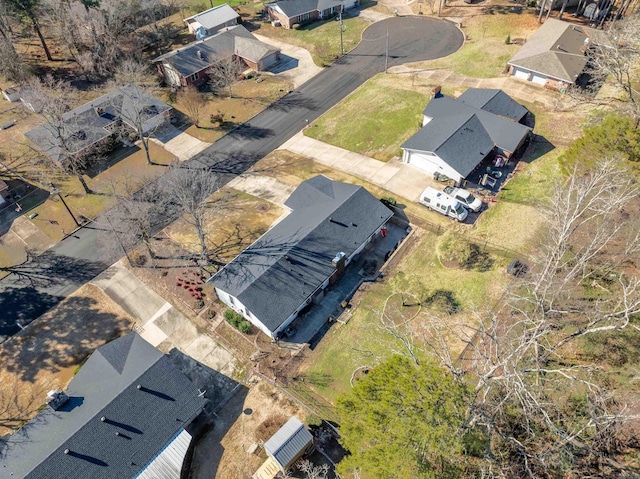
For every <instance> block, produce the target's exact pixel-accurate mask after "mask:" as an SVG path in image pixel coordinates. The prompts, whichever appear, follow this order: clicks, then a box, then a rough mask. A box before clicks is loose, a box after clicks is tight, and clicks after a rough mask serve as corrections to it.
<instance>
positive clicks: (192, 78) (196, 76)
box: [189, 72, 200, 82]
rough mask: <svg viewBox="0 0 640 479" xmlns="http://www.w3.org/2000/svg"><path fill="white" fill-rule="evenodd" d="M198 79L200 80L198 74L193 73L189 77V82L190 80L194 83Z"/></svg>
mask: <svg viewBox="0 0 640 479" xmlns="http://www.w3.org/2000/svg"><path fill="white" fill-rule="evenodd" d="M198 78H200V73H199V72H198V73H194V74H193V75H191V76H189V80H191V81H192V82H194V81H196V80H197V79H198Z"/></svg>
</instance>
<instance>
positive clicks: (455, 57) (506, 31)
mask: <svg viewBox="0 0 640 479" xmlns="http://www.w3.org/2000/svg"><path fill="white" fill-rule="evenodd" d="M538 27H539V25H538V23H537V18H536V17H535V16H534V15H532V14H530V13H521V14H515V13H508V14H499V13H497V14H493V15H478V16H475V17H470V18H464V19H463V22H462V32H463V33H464V34H465V38H466V40H465V43H464V45H463V46H462V48H460V50H458V51H457V52H455V53H454V54H452V55H449V56H448V57H446V58H440V59H437V60H430V61H426V62H419V63H416V64H414V65H413V66H414V67H417V68H425V69H434V68H442V69H446V70H451V71H453V72H455V73H459V74H461V75H467V76H471V77H475V78H493V77H497V76H499V75H500V74H501V73H502V72H503V71H504V69H505V67H506V65H507V61H508V60H509V58H511V57H512V56H513V54H514V53H515V52H517V51H518V49H519V48H520V46H519V45H514V44H511V45H507V44H506V39H507V36H510V37H511V40H512V41H513V40H515V39H517V38H522V39H526V38H528V37H530V36H531V34H532V33H533V32H534V31H535V30H536V29H537V28H538Z"/></svg>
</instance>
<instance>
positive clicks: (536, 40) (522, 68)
mask: <svg viewBox="0 0 640 479" xmlns="http://www.w3.org/2000/svg"><path fill="white" fill-rule="evenodd" d="M592 36H594V35H593V29H591V28H588V27H583V26H578V25H573V24H571V23H567V22H563V21H562V20H556V19H553V18H549V19H548V20H547V21H546V22H544V24H543V25H542V26H541V27H540V28H538V30H536V32H535V33H534V34H533V35H531V38H529V39H528V40H527V43H525V44H524V45H523V46H522V47H521V48H520V50H518V51H517V52H516V54H515V55H514V56H513V57H512V58H511V60H509V62H508V66H509V73H510V74H511V75H512V76H514V77H516V78H520V79H522V80H527V81H530V82H532V83H535V84H537V85H542V86H544V87H546V88H549V89H553V90H562V89H564V88H566V87H567V86H569V85H572V84H574V83H575V82H576V81H577V80H578V78H579V77H580V75H581V74H582V72H583V71H584V69H585V67H586V66H587V63H588V61H589V58H588V56H587V54H586V53H587V50H588V47H589V44H590V42H591V37H592Z"/></svg>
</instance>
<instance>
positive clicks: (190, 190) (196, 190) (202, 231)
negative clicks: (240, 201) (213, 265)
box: [161, 166, 227, 265]
mask: <svg viewBox="0 0 640 479" xmlns="http://www.w3.org/2000/svg"><path fill="white" fill-rule="evenodd" d="M221 186H222V182H221V180H220V178H219V177H218V176H217V175H216V174H214V173H211V172H210V171H208V170H206V169H194V168H189V167H180V166H176V167H173V168H171V169H170V170H169V172H168V173H167V174H166V175H165V176H164V177H163V178H162V186H161V190H162V192H163V195H164V197H165V198H166V199H167V200H168V201H171V203H172V204H174V205H175V206H177V207H178V208H179V210H180V212H182V218H183V220H184V221H185V222H186V223H187V224H189V225H190V226H192V227H193V229H194V230H195V233H196V236H197V239H198V245H199V248H200V257H201V258H202V261H203V262H204V264H207V265H208V264H210V261H211V258H210V253H209V244H208V228H209V226H208V222H209V219H210V218H211V216H212V214H213V213H214V212H219V211H220V210H221V209H223V208H224V207H225V205H226V203H227V201H226V198H225V197H219V198H212V195H213V194H214V193H216V192H217V191H218V189H219V188H220V187H221Z"/></svg>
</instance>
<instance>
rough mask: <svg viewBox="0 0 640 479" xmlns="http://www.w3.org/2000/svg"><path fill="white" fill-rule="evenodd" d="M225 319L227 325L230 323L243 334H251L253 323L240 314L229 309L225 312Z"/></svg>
mask: <svg viewBox="0 0 640 479" xmlns="http://www.w3.org/2000/svg"><path fill="white" fill-rule="evenodd" d="M224 319H225V321H226V322H227V323H229V324H230V325H231V326H233V327H234V328H236V329H237V330H238V331H240V332H241V333H243V334H248V333H250V332H251V323H250V322H249V321H247V320H246V319H244V317H243V316H242V315H241V314H240V313H237V312H235V311H234V310H232V309H227V310H226V311H225V312H224Z"/></svg>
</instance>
